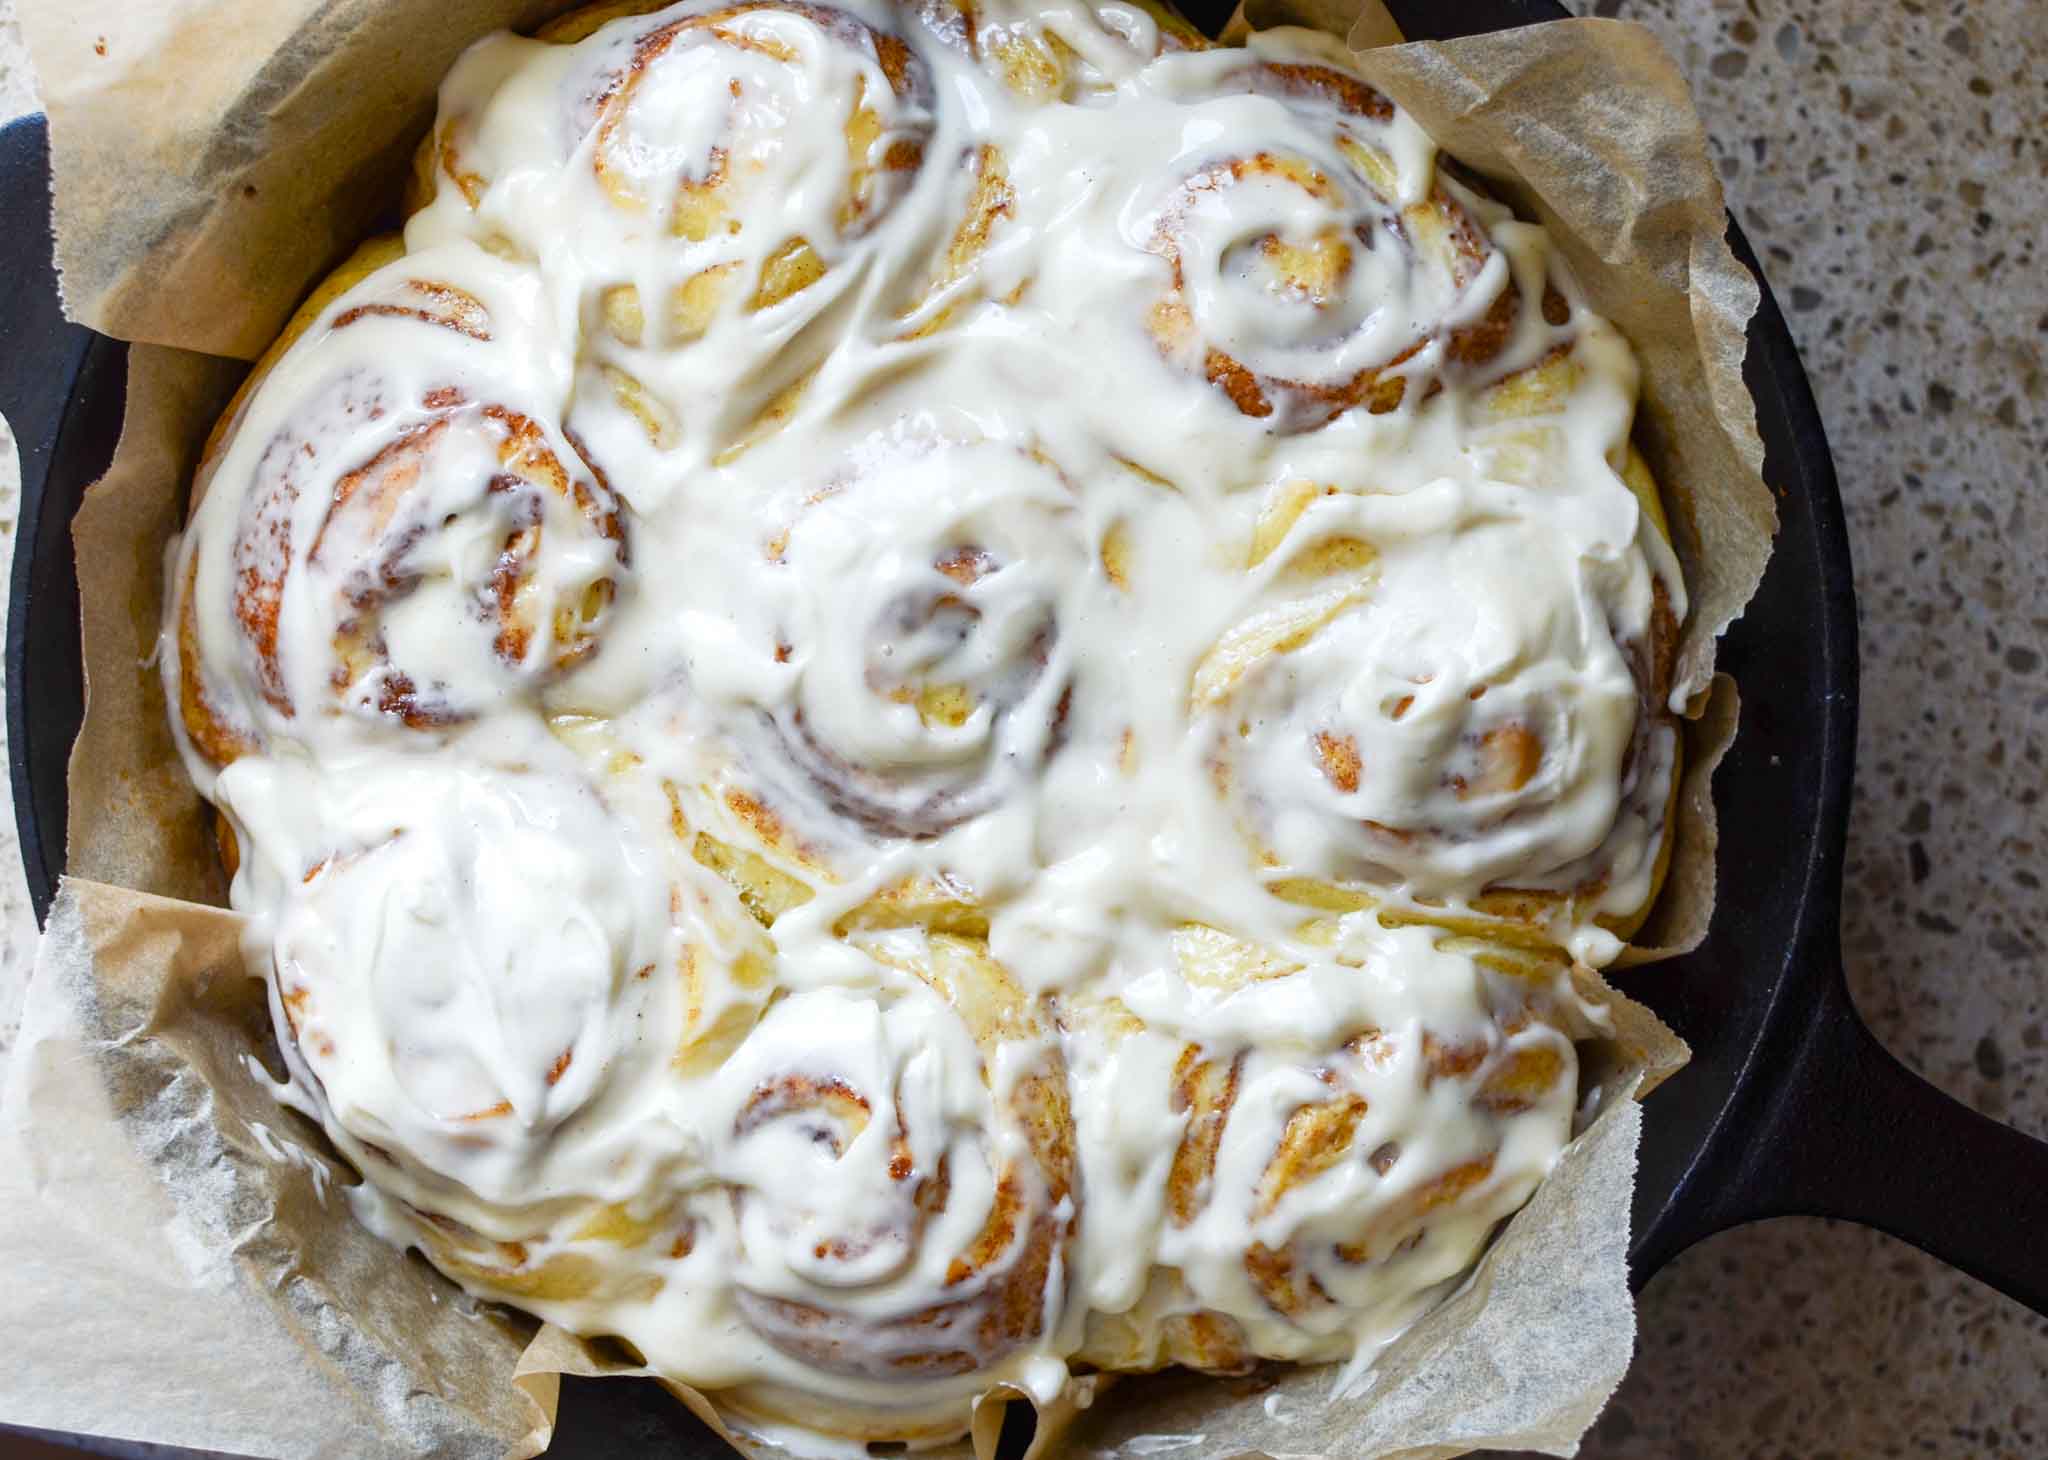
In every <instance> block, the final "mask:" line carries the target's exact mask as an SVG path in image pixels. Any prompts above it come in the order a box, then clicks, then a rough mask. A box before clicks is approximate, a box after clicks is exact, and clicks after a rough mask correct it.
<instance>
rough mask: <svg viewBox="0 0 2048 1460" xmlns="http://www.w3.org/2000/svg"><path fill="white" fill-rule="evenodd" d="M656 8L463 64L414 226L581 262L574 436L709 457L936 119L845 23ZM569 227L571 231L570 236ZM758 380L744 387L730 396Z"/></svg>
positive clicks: (909, 69)
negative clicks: (697, 440) (428, 195)
mask: <svg viewBox="0 0 2048 1460" xmlns="http://www.w3.org/2000/svg"><path fill="white" fill-rule="evenodd" d="M657 8H658V7H656V6H653V5H644V6H643V5H634V6H630V7H626V8H625V13H623V14H621V12H620V10H619V8H616V7H614V8H612V9H610V10H608V11H604V12H593V13H589V14H579V15H576V16H571V17H567V18H566V19H565V22H564V23H563V24H561V25H559V26H557V27H551V28H550V29H549V30H547V31H543V32H542V39H540V40H533V41H528V40H521V39H519V38H517V37H512V36H501V37H496V38H493V39H492V40H490V41H487V42H485V43H484V44H482V45H480V46H479V47H477V48H475V49H474V50H473V51H472V52H471V53H470V54H469V56H467V57H466V58H465V60H464V62H463V64H462V66H461V67H459V68H458V70H457V72H456V74H455V75H454V76H453V77H452V78H451V79H450V82H449V85H448V87H447V89H446V92H445V93H444V102H443V112H442V120H441V122H440V123H439V125H438V127H437V131H436V133H435V136H434V137H433V138H432V139H430V143H429V147H430V149H431V157H432V160H431V163H430V164H429V165H428V167H427V168H426V169H425V170H426V173H427V176H428V178H429V180H430V181H431V183H432V184H433V188H432V202H431V203H430V204H428V205H427V206H425V207H424V208H423V210H422V211H421V212H419V213H418V214H416V215H415V218H414V220H413V222H412V223H411V224H410V225H409V228H408V237H409V238H415V239H433V238H441V237H447V236H460V237H467V238H472V239H478V240H481V241H483V242H485V243H486V245H487V246H492V247H496V248H500V249H502V250H505V251H508V252H511V253H515V254H518V255H520V256H525V257H531V258H537V259H541V260H543V261H549V260H553V261H554V262H556V263H557V264H558V265H559V264H562V263H566V262H567V261H566V260H559V259H553V256H554V255H556V254H559V253H560V252H561V251H562V250H563V249H564V248H565V247H566V249H567V250H569V252H570V253H571V254H573V255H574V263H575V268H576V271H577V274H578V276H579V280H580V285H581V301H580V307H581V310H582V313H583V316H584V326H585V330H586V339H585V342H584V359H583V362H582V367H583V368H582V372H581V380H580V382H579V400H578V416H577V420H576V427H577V429H578V430H579V432H582V433H584V434H586V435H588V436H590V437H591V439H593V440H597V441H604V442H606V443H607V446H608V449H612V450H622V449H623V448H620V447H616V446H612V445H611V443H612V441H613V439H614V438H617V437H621V436H639V437H643V438H644V443H645V445H646V446H648V447H651V448H653V449H654V450H655V451H664V450H668V449H670V448H673V447H675V446H676V445H677V444H679V442H681V441H682V440H683V439H684V435H685V432H686V430H690V429H694V428H697V427H700V426H701V428H702V431H703V434H704V437H705V439H707V440H713V439H715V440H718V441H725V440H727V439H729V438H731V437H733V436H734V435H736V434H737V433H738V432H739V431H740V429H741V428H742V427H743V426H744V425H745V424H746V420H747V416H748V415H749V414H751V413H758V412H759V411H760V410H761V409H762V408H763V407H764V406H765V404H766V403H767V402H768V400H769V399H770V397H772V396H773V394H774V393H775V392H776V391H778V390H781V389H786V388H791V387H793V385H794V384H795V383H796V382H798V381H799V380H800V379H801V370H800V369H799V368H797V366H798V364H799V361H798V356H797V355H795V354H792V353H790V352H789V351H787V350H786V349H784V348H783V347H785V346H786V345H787V344H788V343H789V341H790V340H791V337H792V336H793V335H795V334H796V333H797V332H798V331H800V330H801V329H802V328H803V327H804V325H806V324H807V323H808V322H809V321H810V320H812V319H813V318H815V317H816V316H817V315H818V314H819V313H820V312H821V311H822V310H824V309H825V308H826V307H827V306H828V304H829V303H830V302H831V300H832V299H834V298H836V297H837V296H838V295H839V294H840V293H841V292H842V290H843V289H844V288H845V287H846V286H848V285H850V284H851V282H852V281H853V280H854V278H855V277H856V276H857V275H858V273H859V272H860V269H861V267H862V266H864V265H865V263H866V261H867V260H868V259H869V258H870V257H871V255H872V253H873V248H872V244H871V235H872V234H873V233H874V232H875V230H876V229H877V227H878V226H879V225H880V224H881V223H882V221H883V220H884V219H886V218H887V217H888V216H889V215H890V213H891V211H892V210H893V209H894V208H895V207H896V205H897V204H898V202H899V201H900V200H901V199H902V197H903V196H904V194H905V193H906V192H907V191H908V190H909V188H910V186H911V185H912V183H913V182H914V180H915V179H916V177H917V175H918V173H919V170H920V168H921V167H922V166H923V163H924V159H925V153H926V149H927V146H928V144H929V142H930V139H931V136H932V132H933V129H934V126H935V118H934V113H933V106H934V100H935V97H934V91H933V83H932V78H931V74H930V71H929V68H928V67H927V65H926V63H925V62H924V60H923V59H922V58H921V57H920V56H919V55H918V54H917V52H916V51H914V50H913V49H912V48H911V47H910V45H909V44H908V42H907V41H906V40H905V39H904V38H903V36H901V35H900V34H897V33H896V32H894V31H893V30H890V29H888V28H886V26H878V25H875V24H870V23H869V22H868V21H866V20H863V19H861V18H859V17H858V16H856V15H855V14H854V13H853V12H852V11H850V10H846V9H842V8H839V7H836V6H831V5H823V4H808V3H803V0H741V3H738V4H729V5H720V6H704V5H684V6H672V7H670V8H668V9H666V10H662V11H661V12H660V13H659V14H656V15H651V16H650V15H647V14H644V13H642V12H644V11H647V10H654V9H657ZM600 20H609V21H610V22H611V23H609V24H605V25H602V27H601V28H600V27H599V26H598V21H600ZM536 92H539V93H541V95H536ZM828 118H829V119H830V121H829V123H828V121H827V119H828ZM564 216H567V217H575V218H578V219H581V220H583V222H582V225H581V226H579V227H578V228H576V229H575V230H573V232H572V233H571V234H569V235H567V236H564V234H563V232H562V230H561V229H560V228H559V227H558V226H557V225H558V220H559V219H560V218H561V217H564ZM818 353H822V350H821V351H819V352H818ZM756 368H758V369H759V370H760V371H762V372H765V373H764V377H763V379H762V380H761V381H760V382H759V389H758V390H757V391H753V392H751V393H750V392H748V391H745V390H739V389H737V387H739V386H742V385H744V384H745V383H746V382H747V380H748V378H749V376H750V375H751V374H753V373H754V371H755V370H756ZM735 395H737V396H738V397H740V398H739V399H737V400H735V401H730V402H728V401H726V399H725V398H726V397H728V396H735ZM714 400H715V401H717V402H718V403H719V404H718V405H716V406H713V405H711V402H713V401H714ZM707 411H708V412H709V415H710V416H715V417H716V419H708V418H706V417H705V416H704V414H703V413H705V412H707ZM727 412H733V413H734V414H733V415H732V418H731V419H726V418H725V415H726V413H727Z"/></svg>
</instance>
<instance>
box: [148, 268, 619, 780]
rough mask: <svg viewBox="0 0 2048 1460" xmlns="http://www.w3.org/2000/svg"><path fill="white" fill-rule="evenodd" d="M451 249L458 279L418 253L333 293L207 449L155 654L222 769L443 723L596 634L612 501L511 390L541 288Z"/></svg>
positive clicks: (605, 585)
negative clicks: (381, 729)
mask: <svg viewBox="0 0 2048 1460" xmlns="http://www.w3.org/2000/svg"><path fill="white" fill-rule="evenodd" d="M442 262H444V263H450V264H452V263H453V262H454V260H451V259H444V260H443V261H442ZM461 264H462V277H463V278H464V280H465V284H464V285H463V286H457V285H455V284H452V283H447V282H444V280H443V276H441V275H440V274H438V273H437V272H436V270H435V261H434V259H433V258H432V257H431V256H428V257H422V256H418V255H415V256H412V257H410V258H406V259H403V260H400V261H398V262H394V263H391V264H389V265H386V266H385V267H383V268H381V269H378V270H376V271H375V272H373V273H370V274H369V275H368V276H367V277H365V278H364V279H363V280H362V282H360V283H358V284H356V285H355V286H354V287H353V288H350V289H348V290H346V291H345V292H343V293H341V294H340V296H339V297H338V298H335V299H334V300H332V302H331V303H328V304H327V305H326V306H325V308H324V309H322V310H320V311H318V313H317V316H316V317H317V323H316V324H315V325H314V326H313V328H312V332H311V333H309V334H308V335H307V336H306V338H305V339H304V341H303V344H302V345H301V347H300V348H298V349H296V350H294V351H292V352H291V353H290V355H289V356H280V357H279V358H278V359H277V360H276V361H275V362H274V363H271V364H269V365H267V366H266V367H264V368H263V369H262V370H259V372H258V375H257V377H255V378H254V379H253V380H252V385H253V386H254V388H253V389H251V390H250V391H249V392H248V393H247V395H246V398H245V400H244V402H243V404H242V405H241V407H240V408H239V409H238V410H237V412H235V413H234V418H233V419H234V429H233V431H232V432H231V433H230V435H229V437H228V438H227V440H226V443H225V444H224V445H223V447H222V448H221V449H220V450H219V451H218V452H217V453H216V454H215V455H214V456H212V457H211V458H210V459H209V461H208V462H207V464H206V466H205V467H204V468H203V469H202V474H201V480H200V485H199V490H200V491H201V492H202V493H203V496H202V498H201V500H200V502H199V505H198V506H197V507H196V508H195V510H194V517H193V526H192V529H191V531H190V532H189V533H188V534H187V537H186V541H185V543H184V546H183V550H182V553H181V561H180V562H179V564H178V567H177V570H176V604H175V609H174V612H175V619H176V624H177V634H176V637H175V646H174V647H175V654H174V656H173V657H174V660H175V663H174V664H173V665H168V666H167V672H168V673H170V674H171V677H172V679H173V688H174V693H175V694H176V696H177V700H178V703H179V705H180V708H181V710H182V711H183V725H184V728H185V731H186V734H187V735H188V736H189V737H190V740H191V743H192V745H193V746H194V748H195V749H196V750H197V751H198V752H199V753H200V754H201V755H202V756H204V757H205V758H206V759H207V760H209V761H210V762H212V763H213V764H214V765H216V766H218V765H225V764H227V763H228V762H229V761H232V760H233V759H235V758H236V757H237V756H238V755H241V754H243V753H245V752H247V751H250V750H253V749H257V748H259V747H260V746H262V745H264V744H266V743H268V742H269V741H270V740H271V739H273V738H274V737H277V736H285V737H289V738H298V739H301V740H307V739H310V738H313V737H317V736H319V735H321V734H322V733H324V731H325V727H326V726H327V725H329V724H331V723H334V722H337V721H347V722H350V723H354V724H357V725H361V724H364V723H366V722H368V723H381V724H385V725H391V726H400V727H404V728H407V729H415V730H433V729H445V728H448V727H453V726H457V725H460V724H462V723H464V722H466V721H468V720H470V719H472V718H474V717H475V716H476V715H477V714H479V713H480V712H482V711H483V710H485V709H490V708H495V707H497V706H498V705H500V704H503V703H507V702H511V703H519V702H530V701H533V700H534V699H535V698H536V697H537V696H538V695H539V694H540V693H541V691H543V690H544V689H545V688H546V687H547V686H549V685H550V684H552V683H554V682H555V681H556V680H558V679H560V678H562V677H563V676H565V675H567V674H569V673H570V672H571V671H573V670H574V669H575V668H576V667H577V666H578V665H580V664H582V663H583V662H585V661H586V660H588V659H589V658H590V657H591V656H592V655H593V654H594V653H595V652H596V651H597V648H598V645H599V642H600V639H601V637H602V634H603V630H604V625H605V623H606V620H607V617H608V613H609V610H610V608H611V605H612V602H613V599H614V597H615V596H616V594H617V592H618V590H619V585H620V583H621V582H622V581H623V579H624V577H625V574H626V568H627V560H628V551H627V543H626V528H625V524H624V521H623V519H622V517H621V515H620V512H619V509H618V506H617V504H616V503H615V501H614V499H613V497H612V494H611V493H610V491H609V490H608V489H607V488H606V486H605V485H604V484H603V481H602V479H601V478H600V477H599V475H598V474H597V473H596V471H595V470H594V469H593V468H592V467H591V466H590V465H589V464H588V463H587V462H585V461H584V460H583V458H582V457H581V456H580V455H579V454H578V452H577V450H576V448H575V446H574V444H573V443H572V442H571V441H570V440H569V439H568V438H567V437H566V436H565V435H564V434H563V432H562V430H561V429H560V427H558V426H556V425H554V424H552V423H551V422H550V421H549V419H548V414H547V404H546V402H547V392H546V390H545V389H544V388H543V389H532V388H529V389H524V390H522V389H521V387H520V381H521V379H522V375H523V374H524V373H525V372H524V371H523V370H522V368H521V366H520V364H519V363H518V357H519V355H520V353H521V352H522V351H525V350H529V349H533V348H536V345H537V342H536V341H535V340H534V339H533V337H532V335H531V333H530V331H528V330H527V329H525V328H523V326H524V325H525V324H526V323H527V321H526V320H525V319H524V318H523V314H524V312H525V311H527V310H530V308H531V305H532V298H531V296H532V293H533V291H534V285H533V284H532V282H531V281H530V280H528V279H526V278H524V277H522V276H520V275H518V274H517V273H515V272H512V271H510V270H506V269H503V268H494V267H487V266H480V265H479V262H478V261H477V260H474V259H464V260H462V261H461ZM487 295H490V296H495V297H491V298H487V297H486V296H487ZM372 337H374V338H372ZM315 645H317V646H318V647H317V650H315V652H311V653H309V652H307V650H308V649H311V648H313V647H314V646H315Z"/></svg>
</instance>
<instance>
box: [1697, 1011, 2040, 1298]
mask: <svg viewBox="0 0 2048 1460" xmlns="http://www.w3.org/2000/svg"><path fill="white" fill-rule="evenodd" d="M1819 983H1820V984H1821V987H1822V989H1823V990H1824V992H1823V996H1822V997H1821V998H1820V999H1818V1000H1817V1001H1816V1006H1815V1009H1814V1012H1813V1019H1812V1022H1811V1023H1810V1024H1809V1025H1808V1026H1807V1028H1806V1030H1805V1032H1804V1037H1803V1039H1802V1041H1801V1044H1800V1047H1799V1048H1798V1049H1797V1050H1796V1051H1794V1052H1793V1054H1792V1060H1791V1065H1790V1067H1789V1069H1788V1070H1787V1072H1786V1076H1785V1078H1784V1079H1783V1081H1782V1082H1781V1083H1780V1085H1779V1087H1778V1091H1777V1093H1776V1096H1775V1098H1774V1099H1773V1101H1772V1103H1771V1106H1770V1109H1769V1110H1768V1112H1767V1113H1766V1115H1765V1118H1764V1119H1763V1120H1762V1121H1761V1122H1759V1123H1758V1125H1757V1127H1756V1130H1757V1134H1756V1136H1755V1138H1754V1140H1753V1142H1752V1143H1751V1144H1750V1145H1749V1146H1748V1147H1747V1148H1746V1150H1745V1151H1744V1152H1743V1153H1742V1155H1741V1157H1740V1159H1739V1161H1738V1162H1737V1163H1736V1165H1735V1167H1734V1177H1733V1179H1732V1180H1730V1181H1728V1182H1726V1183H1725V1184H1724V1185H1723V1186H1722V1189H1721V1193H1720V1195H1721V1200H1719V1201H1718V1202H1717V1203H1716V1208H1715V1210H1714V1212H1713V1214H1712V1216H1711V1217H1709V1219H1708V1220H1709V1225H1708V1228H1707V1229H1708V1230H1710V1231H1711V1230H1720V1229H1721V1228H1724V1227H1731V1226H1735V1225H1737V1224H1739V1223H1742V1222H1747V1221H1754V1220H1758V1219H1761V1218H1764V1217H1776V1216H1815V1217H1836V1218H1841V1219H1843V1220H1846V1221H1851V1222H1858V1223H1861V1224H1862V1225H1864V1226H1867V1227H1875V1228H1876V1229H1877V1230H1879V1231H1881V1232H1887V1233H1890V1234H1891V1235H1892V1236H1894V1237H1898V1238H1901V1239H1903V1240H1904V1241H1907V1242H1910V1243H1912V1244H1913V1245H1914V1246H1915V1247H1918V1248H1920V1249H1921V1250H1922V1251H1923V1252H1927V1253H1929V1254H1931V1255H1932V1256H1935V1257H1938V1258H1940V1259H1941V1260H1942V1261H1943V1262H1946V1263H1948V1264H1949V1265H1950V1266H1952V1267H1957V1268H1960V1269H1962V1270H1963V1271H1964V1272H1966V1273H1968V1274H1970V1276H1972V1277H1974V1278H1976V1279H1977V1280H1978V1281H1980V1282H1984V1283H1988V1284H1990V1285H1991V1286H1992V1287H1994V1288H1996V1289H1998V1290H1999V1291H2000V1292H2002V1293H2004V1294H2005V1295H2006V1296H2007V1297H2010V1298H2013V1299H2015V1300H2017V1301H2019V1302H2021V1303H2024V1304H2026V1305H2027V1306H2028V1307H2029V1308H2032V1309H2033V1310H2034V1311H2035V1312H2036V1313H2041V1314H2044V1315H2048V1142H2043V1141H2039V1140H2036V1139H2034V1138H2033V1137H2032V1136H2028V1135H2023V1134H2021V1133H2020V1132H2019V1131H2016V1130H2014V1129H2012V1127H2010V1126H2007V1125H2001V1124H2000V1123H1999V1122H1997V1121H1995V1120H1992V1119H1990V1118H1989V1117H1987V1116H1984V1115H1980V1114H1978V1113H1977V1112H1976V1111H1974V1110H1972V1109H1970V1107H1968V1106H1967V1105H1964V1104H1963V1103H1962V1102H1961V1101H1959V1100H1956V1099H1954V1098H1952V1097H1950V1096H1948V1095H1945V1094H1943V1093H1942V1092H1941V1091H1940V1090H1937V1089H1936V1088H1935V1087H1934V1086H1933V1085H1930V1084H1929V1083H1928V1082H1927V1081H1925V1080H1923V1079H1922V1078H1920V1076H1918V1075H1916V1074H1914V1073H1913V1072H1912V1071H1911V1070H1909V1069H1907V1068H1906V1067H1905V1065H1903V1064H1901V1063H1900V1062H1899V1061H1898V1059H1896V1058H1895V1057H1894V1056H1893V1055H1892V1054H1891V1052H1890V1051H1888V1050H1887V1049H1885V1047H1884V1046H1883V1045H1881V1044H1879V1043H1878V1041H1877V1037H1876V1036H1875V1035H1873V1034H1872V1033H1871V1032H1870V1030H1869V1028H1868V1027H1866V1026H1865V1024H1864V1023H1863V1020H1862V1018H1861V1017H1859V1016H1858V1014H1857V1013H1856V1009H1855V1006H1854V1004H1853V1003H1851V1001H1850V998H1849V992H1848V986H1847V984H1846V983H1845V981H1844V980H1843V978H1842V976H1841V974H1840V972H1839V971H1837V972H1835V973H1834V974H1833V975H1832V976H1831V977H1825V978H1822V979H1821V980H1819Z"/></svg>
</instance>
